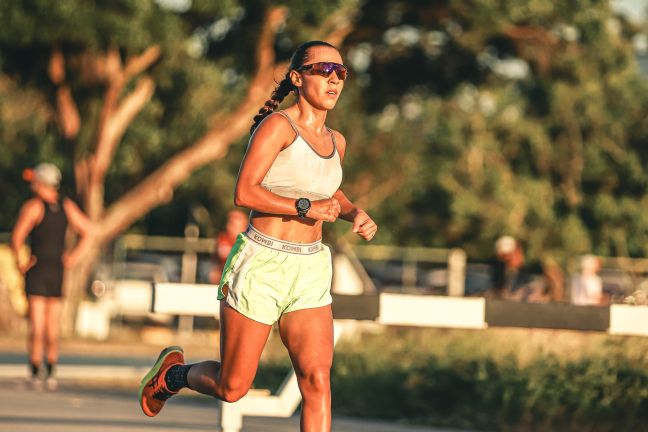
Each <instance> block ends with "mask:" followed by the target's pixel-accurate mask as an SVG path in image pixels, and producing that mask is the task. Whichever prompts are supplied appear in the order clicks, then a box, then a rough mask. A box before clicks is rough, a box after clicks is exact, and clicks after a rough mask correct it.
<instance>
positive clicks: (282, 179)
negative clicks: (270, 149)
mask: <svg viewBox="0 0 648 432" xmlns="http://www.w3.org/2000/svg"><path fill="white" fill-rule="evenodd" d="M277 113H278V114H280V115H282V116H284V117H285V118H286V120H288V122H289V123H290V126H292V128H293V130H294V131H295V134H296V135H297V136H296V137H295V139H294V141H293V142H292V143H291V144H290V145H289V146H288V147H286V148H284V149H283V150H281V151H280V152H279V154H278V155H277V158H276V159H275V160H274V162H273V163H272V166H271V167H270V169H269V170H268V172H267V173H266V175H265V177H264V178H263V181H262V182H261V186H263V187H264V188H266V189H268V190H269V191H270V192H273V193H276V194H277V195H281V196H284V197H288V198H308V199H310V200H319V199H325V198H330V197H331V196H333V194H334V193H335V192H336V191H337V190H338V188H339V187H340V184H341V183H342V166H341V164H340V155H339V153H338V151H337V144H336V142H335V136H334V135H333V132H332V131H331V130H330V129H328V128H327V130H328V131H329V133H330V134H331V139H332V141H333V152H332V153H331V154H330V155H328V156H321V155H320V154H319V153H317V152H316V151H315V149H314V148H313V147H312V146H311V145H310V144H309V143H308V141H306V140H305V139H304V138H303V137H302V136H301V135H300V134H299V130H297V127H296V126H295V124H294V123H293V122H292V120H291V118H290V117H289V116H288V114H286V113H285V112H284V111H277Z"/></svg>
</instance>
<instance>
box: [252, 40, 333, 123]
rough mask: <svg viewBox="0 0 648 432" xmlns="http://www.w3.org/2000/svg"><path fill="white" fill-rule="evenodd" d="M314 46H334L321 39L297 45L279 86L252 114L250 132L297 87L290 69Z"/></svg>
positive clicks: (295, 66) (300, 64)
mask: <svg viewBox="0 0 648 432" xmlns="http://www.w3.org/2000/svg"><path fill="white" fill-rule="evenodd" d="M314 46H327V47H331V48H335V47H334V46H333V45H331V44H330V43H328V42H323V41H310V42H305V43H303V44H301V45H299V46H298V47H297V49H296V50H295V52H294V53H293V55H292V58H291V59H290V67H289V68H288V72H287V73H286V76H285V77H284V79H283V80H282V81H281V82H280V83H279V86H277V88H276V89H275V91H274V92H272V96H270V99H268V100H267V101H266V103H265V104H264V105H263V106H262V107H261V109H260V110H259V113H258V114H257V115H256V116H254V124H253V125H252V127H251V128H250V133H253V132H254V130H255V129H256V128H257V126H259V123H261V120H263V119H264V118H266V117H267V116H269V115H270V114H272V113H273V112H274V110H276V109H277V108H278V107H279V104H280V103H281V102H282V101H283V100H284V98H285V97H286V96H288V94H290V92H291V91H293V90H296V89H297V88H296V87H295V85H294V84H293V83H292V81H291V79H290V71H293V70H298V69H299V68H300V67H302V66H303V65H304V63H305V62H306V60H307V58H308V49H309V48H311V47H314ZM335 49H337V48H335Z"/></svg>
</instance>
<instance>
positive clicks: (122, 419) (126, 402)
mask: <svg viewBox="0 0 648 432" xmlns="http://www.w3.org/2000/svg"><path fill="white" fill-rule="evenodd" d="M0 401H2V403H0V431H2V432H42V431H46V432H150V431H162V432H163V431H174V432H215V431H217V430H218V428H217V426H216V419H217V413H218V411H217V410H218V404H217V403H216V401H214V400H213V399H210V398H207V397H204V398H203V397H195V396H189V395H185V396H183V395H180V396H177V397H174V398H172V399H171V400H169V401H168V402H167V406H165V408H164V410H162V412H161V413H160V414H159V415H158V416H157V417H155V418H148V417H146V416H145V415H144V414H142V412H141V411H140V408H139V405H138V403H137V396H136V392H135V391H113V392H109V391H106V390H101V389H85V390H83V389H78V388H74V387H70V386H66V385H65V384H61V387H60V388H59V389H58V390H57V391H54V392H52V391H47V390H34V389H32V388H31V387H30V386H28V385H27V383H26V382H25V381H24V380H22V379H13V380H3V381H0ZM298 430H299V418H298V417H297V416H293V417H291V418H286V419H283V418H282V419H277V418H262V417H245V418H244V421H243V430H242V432H284V431H298ZM333 431H336V432H450V431H447V430H442V429H432V428H420V427H409V426H405V425H400V424H396V423H386V422H376V421H365V420H356V419H334V420H333Z"/></svg>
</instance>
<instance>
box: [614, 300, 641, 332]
mask: <svg viewBox="0 0 648 432" xmlns="http://www.w3.org/2000/svg"><path fill="white" fill-rule="evenodd" d="M608 332H609V333H610V334H618V335H637V336H648V306H631V305H617V304H614V305H611V306H610V329H609V330H608Z"/></svg>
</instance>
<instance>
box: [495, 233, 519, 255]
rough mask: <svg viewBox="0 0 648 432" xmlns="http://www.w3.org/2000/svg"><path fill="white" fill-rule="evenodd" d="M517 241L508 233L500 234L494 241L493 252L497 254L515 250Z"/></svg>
mask: <svg viewBox="0 0 648 432" xmlns="http://www.w3.org/2000/svg"><path fill="white" fill-rule="evenodd" d="M516 245H517V242H516V241H515V239H514V238H513V237H511V236H509V235H505V236H502V237H500V238H498V239H497V241H496V242H495V252H496V253H498V254H508V253H511V252H513V251H514V250H515V246H516Z"/></svg>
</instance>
